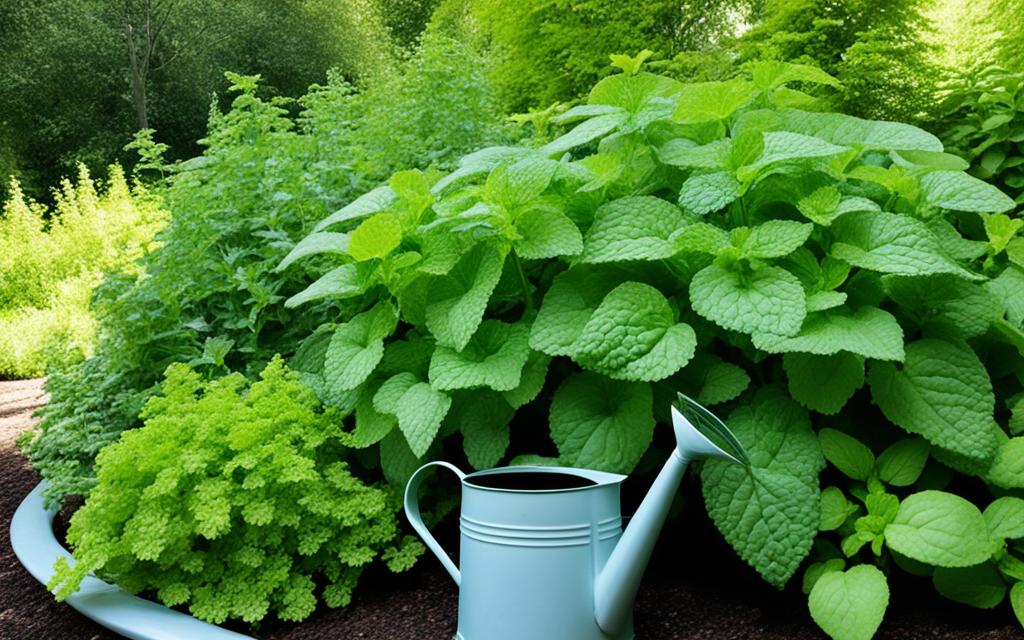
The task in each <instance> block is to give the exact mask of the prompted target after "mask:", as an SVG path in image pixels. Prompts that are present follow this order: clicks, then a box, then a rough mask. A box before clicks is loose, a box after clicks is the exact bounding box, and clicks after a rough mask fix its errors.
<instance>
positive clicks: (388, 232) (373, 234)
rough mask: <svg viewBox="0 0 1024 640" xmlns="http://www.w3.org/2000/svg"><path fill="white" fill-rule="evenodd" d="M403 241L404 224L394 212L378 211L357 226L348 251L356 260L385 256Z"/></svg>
mask: <svg viewBox="0 0 1024 640" xmlns="http://www.w3.org/2000/svg"><path fill="white" fill-rule="evenodd" d="M401 242H402V224H401V223H400V222H399V221H398V216H396V215H395V214H393V213H378V214H376V215H374V216H373V217H370V218H367V219H366V220H364V221H363V223H362V224H360V225H359V226H358V227H356V230H355V231H353V232H352V235H351V237H350V238H349V244H348V253H349V255H350V256H352V257H353V258H355V259H356V260H359V261H362V260H370V259H372V258H383V257H384V256H386V255H388V254H389V253H391V252H392V251H393V250H394V249H395V248H396V247H397V246H398V245H399V244H401Z"/></svg>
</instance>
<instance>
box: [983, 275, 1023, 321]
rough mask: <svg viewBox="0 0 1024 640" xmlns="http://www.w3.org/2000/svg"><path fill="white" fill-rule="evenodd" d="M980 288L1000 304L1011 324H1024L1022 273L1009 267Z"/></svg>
mask: <svg viewBox="0 0 1024 640" xmlns="http://www.w3.org/2000/svg"><path fill="white" fill-rule="evenodd" d="M982 286H984V287H985V288H986V289H987V290H988V291H989V293H991V294H992V295H994V296H995V297H996V298H997V299H998V300H1000V301H1001V302H1002V305H1003V308H1004V309H1005V310H1006V318H1007V320H1009V321H1010V323H1011V324H1013V325H1014V326H1017V327H1019V326H1021V325H1022V324H1024V271H1022V270H1021V269H1018V268H1017V267H1015V266H1013V265H1011V266H1009V267H1007V268H1006V269H1005V270H1004V271H1003V272H1002V273H1000V274H999V275H998V276H997V277H996V278H993V279H992V280H989V281H988V282H986V283H985V284H984V285H982Z"/></svg>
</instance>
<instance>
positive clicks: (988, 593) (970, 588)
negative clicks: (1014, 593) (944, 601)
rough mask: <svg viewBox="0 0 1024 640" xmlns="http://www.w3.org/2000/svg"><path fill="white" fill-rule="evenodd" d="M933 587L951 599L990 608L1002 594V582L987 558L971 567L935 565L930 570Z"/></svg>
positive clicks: (1004, 590)
mask: <svg viewBox="0 0 1024 640" xmlns="http://www.w3.org/2000/svg"><path fill="white" fill-rule="evenodd" d="M932 584H934V585H935V590H936V591H938V592H939V593H940V594H942V595H943V596H945V597H947V598H949V599H950V600H953V601H954V602H962V603H964V604H967V605H970V606H972V607H978V608H979V609H991V608H993V607H995V606H996V605H997V604H999V603H1000V602H1002V601H1003V598H1005V597H1006V583H1005V582H1004V581H1003V577H1002V576H1001V575H1000V574H999V569H996V567H995V565H993V564H992V563H991V562H983V563H981V564H977V565H974V566H973V567H956V568H947V567H938V568H936V569H935V573H933V574H932Z"/></svg>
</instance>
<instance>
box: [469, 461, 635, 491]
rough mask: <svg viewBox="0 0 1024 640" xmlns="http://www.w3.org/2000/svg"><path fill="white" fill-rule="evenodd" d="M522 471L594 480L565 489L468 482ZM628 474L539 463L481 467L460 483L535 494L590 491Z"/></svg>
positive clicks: (495, 489) (482, 488) (623, 478)
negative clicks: (561, 474) (511, 487)
mask: <svg viewBox="0 0 1024 640" xmlns="http://www.w3.org/2000/svg"><path fill="white" fill-rule="evenodd" d="M522 472H537V473H563V474H566V475H572V476H579V477H582V478H586V479H587V480H590V481H592V482H594V483H595V484H592V485H590V486H586V487H571V488H567V489H504V488H498V487H485V486H481V485H478V484H473V483H472V482H470V480H472V479H473V478H478V477H480V476H490V475H499V474H503V473H522ZM628 477H629V476H626V475H623V474H620V473H611V472H608V471H597V470H595V469H582V468H579V467H545V466H539V465H509V466H504V467H493V468H491V469H483V470H480V471H474V472H473V473H469V474H466V475H465V476H464V477H463V478H462V484H463V485H468V486H470V487H472V488H473V489H476V490H479V491H494V492H496V493H522V494H531V495H532V494H535V493H571V492H575V491H590V490H592V489H598V488H600V487H605V486H608V485H617V484H620V483H622V481H623V480H625V479H626V478H628Z"/></svg>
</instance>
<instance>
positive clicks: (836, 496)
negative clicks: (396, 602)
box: [818, 487, 857, 531]
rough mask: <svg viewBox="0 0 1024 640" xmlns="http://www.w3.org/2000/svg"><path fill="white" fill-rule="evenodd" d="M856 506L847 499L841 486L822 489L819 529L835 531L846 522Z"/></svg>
mask: <svg viewBox="0 0 1024 640" xmlns="http://www.w3.org/2000/svg"><path fill="white" fill-rule="evenodd" d="M856 509H857V508H856V507H855V506H854V505H852V504H850V502H849V501H848V500H847V499H846V496H845V495H844V494H843V490H842V489H840V488H839V487H825V488H824V489H822V491H821V519H820V521H819V523H818V530H819V531H835V530H836V529H838V528H839V527H841V526H842V525H843V523H844V522H846V519H847V518H849V517H850V516H851V515H852V514H853V513H854V512H855V511H856Z"/></svg>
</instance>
